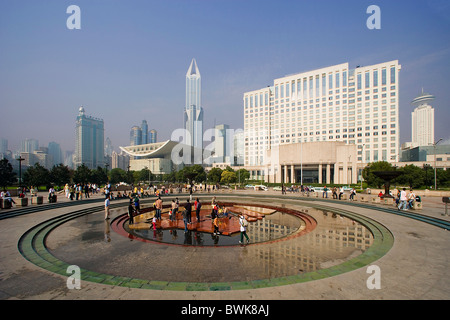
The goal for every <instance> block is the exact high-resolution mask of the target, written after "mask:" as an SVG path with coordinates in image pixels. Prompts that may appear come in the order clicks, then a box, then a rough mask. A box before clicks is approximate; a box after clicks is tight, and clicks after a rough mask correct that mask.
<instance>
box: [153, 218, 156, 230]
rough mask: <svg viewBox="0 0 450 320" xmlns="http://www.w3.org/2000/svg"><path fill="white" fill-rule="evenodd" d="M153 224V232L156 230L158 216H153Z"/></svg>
mask: <svg viewBox="0 0 450 320" xmlns="http://www.w3.org/2000/svg"><path fill="white" fill-rule="evenodd" d="M152 223H153V230H156V216H153V219H152Z"/></svg>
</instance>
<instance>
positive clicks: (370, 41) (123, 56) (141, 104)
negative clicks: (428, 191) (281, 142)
mask: <svg viewBox="0 0 450 320" xmlns="http://www.w3.org/2000/svg"><path fill="white" fill-rule="evenodd" d="M371 4H372V3H371V2H369V1H339V2H332V1H321V2H320V3H311V2H307V1H296V2H292V1H279V2H277V3H276V5H274V4H273V3H272V2H266V1H245V2H242V1H232V0H230V1H210V2H204V1H167V2H147V1H146V2H144V1H135V2H133V5H130V4H129V3H127V2H125V1H118V2H115V3H112V4H107V5H106V4H105V3H100V2H88V1H77V3H76V5H78V6H79V7H80V8H81V29H80V30H69V29H68V28H67V27H66V19H67V18H68V17H69V15H68V14H67V13H66V8H67V6H68V5H69V4H68V3H61V2H60V1H47V2H36V1H14V2H12V1H11V2H2V3H1V4H0V43H1V45H2V51H1V52H0V74H2V76H0V105H1V108H2V114H3V116H2V118H1V120H0V128H1V129H0V137H1V138H5V139H7V140H8V143H9V149H11V150H13V149H18V148H19V147H20V143H21V141H22V140H24V139H26V138H31V139H36V140H38V141H39V142H40V144H42V145H47V144H48V143H49V142H51V141H55V142H57V143H59V144H60V145H61V148H62V149H63V150H74V149H75V138H74V136H75V125H74V119H75V118H76V115H77V111H78V108H79V107H80V106H84V107H85V108H87V110H89V113H90V114H95V115H96V116H98V117H101V118H102V119H104V123H105V137H109V138H110V139H111V141H112V144H113V145H114V146H115V148H118V147H119V146H126V145H128V140H129V128H131V127H132V126H133V125H135V124H136V122H137V121H140V119H147V121H148V122H149V124H150V123H152V124H155V125H154V128H155V129H156V130H157V131H158V135H159V137H160V140H166V139H170V135H171V133H172V131H173V130H175V129H177V128H183V119H182V116H181V112H180V110H181V109H182V108H183V105H184V103H185V98H184V95H185V83H184V82H185V76H184V73H185V70H186V65H189V63H190V61H191V59H192V58H193V57H195V58H196V60H197V62H199V63H200V64H201V67H202V76H203V78H204V81H203V84H202V85H203V92H204V94H203V97H202V101H203V103H202V104H203V105H202V107H203V108H204V111H205V119H204V130H206V129H208V128H214V123H215V122H216V120H218V121H217V123H219V122H220V123H226V124H229V125H230V127H231V128H236V129H237V128H243V127H244V123H243V117H242V115H243V101H242V96H243V93H244V92H248V91H250V90H254V89H255V88H262V87H264V86H267V85H270V84H271V81H273V79H276V78H281V77H284V76H286V75H287V74H292V73H297V72H304V71H307V70H313V69H320V68H325V67H328V66H332V65H336V64H339V63H343V62H348V63H349V65H350V68H355V67H356V66H357V65H361V66H364V65H373V64H377V63H381V62H383V61H390V60H398V61H399V63H400V64H401V65H402V72H401V75H400V83H399V87H400V90H399V92H400V97H399V99H400V103H399V112H400V121H399V122H400V143H405V142H408V141H411V112H412V111H413V108H412V107H411V105H410V102H411V100H412V99H414V97H416V96H417V95H418V94H419V93H420V90H421V89H422V88H424V89H425V91H427V92H432V93H433V95H434V96H435V97H436V99H435V101H434V103H433V107H434V109H435V118H436V122H435V128H436V129H435V137H436V139H440V138H442V139H444V140H448V139H450V132H449V130H448V127H447V126H446V120H447V119H448V118H450V108H449V101H450V92H448V90H447V88H448V78H447V76H446V75H447V74H448V73H449V72H450V65H449V63H448V61H449V58H450V46H449V43H450V41H449V40H450V9H449V5H448V2H445V1H439V0H434V1H431V0H429V1H396V2H395V3H392V1H391V2H389V1H378V2H377V3H376V5H378V6H379V7H380V8H381V29H380V30H369V29H368V28H367V26H366V20H367V19H368V18H369V17H370V14H367V13H366V9H367V7H368V6H369V5H371ZM105 12H106V14H105Z"/></svg>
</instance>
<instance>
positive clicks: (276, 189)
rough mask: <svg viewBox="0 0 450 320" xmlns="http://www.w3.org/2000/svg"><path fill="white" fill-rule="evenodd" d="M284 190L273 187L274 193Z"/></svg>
mask: <svg viewBox="0 0 450 320" xmlns="http://www.w3.org/2000/svg"><path fill="white" fill-rule="evenodd" d="M281 190H282V188H281V187H273V191H281Z"/></svg>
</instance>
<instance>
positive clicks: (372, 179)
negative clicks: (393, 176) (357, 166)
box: [362, 161, 395, 188]
mask: <svg viewBox="0 0 450 320" xmlns="http://www.w3.org/2000/svg"><path fill="white" fill-rule="evenodd" d="M394 170H395V168H394V167H393V166H392V164H390V163H389V162H386V161H378V162H373V163H371V164H369V165H367V166H366V167H365V168H364V169H363V171H362V176H363V178H364V181H366V183H367V184H368V185H369V186H375V187H377V188H381V187H382V186H383V185H384V180H383V179H381V178H379V177H377V176H376V175H374V174H373V172H376V171H394Z"/></svg>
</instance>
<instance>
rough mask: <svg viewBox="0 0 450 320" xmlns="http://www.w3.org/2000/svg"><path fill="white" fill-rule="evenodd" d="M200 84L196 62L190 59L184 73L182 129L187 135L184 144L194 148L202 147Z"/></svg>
mask: <svg viewBox="0 0 450 320" xmlns="http://www.w3.org/2000/svg"><path fill="white" fill-rule="evenodd" d="M201 93H202V83H201V76H200V72H199V70H198V67H197V62H196V61H195V59H192V61H191V65H190V66H189V69H188V71H187V73H186V105H185V109H184V129H186V131H187V134H186V137H185V140H184V143H185V144H186V145H189V146H193V147H196V148H202V147H203V109H202V100H201Z"/></svg>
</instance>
